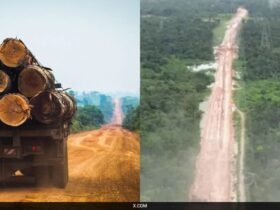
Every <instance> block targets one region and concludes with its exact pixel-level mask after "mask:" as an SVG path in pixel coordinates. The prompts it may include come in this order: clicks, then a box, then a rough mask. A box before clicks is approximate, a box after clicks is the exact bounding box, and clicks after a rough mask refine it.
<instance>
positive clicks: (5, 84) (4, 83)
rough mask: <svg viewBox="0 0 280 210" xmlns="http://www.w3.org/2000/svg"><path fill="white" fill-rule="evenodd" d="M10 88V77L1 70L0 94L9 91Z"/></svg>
mask: <svg viewBox="0 0 280 210" xmlns="http://www.w3.org/2000/svg"><path fill="white" fill-rule="evenodd" d="M10 88H11V79H10V77H9V76H8V75H7V74H6V73H5V72H4V71H2V70H0V94H2V93H5V92H7V91H9V90H10Z"/></svg>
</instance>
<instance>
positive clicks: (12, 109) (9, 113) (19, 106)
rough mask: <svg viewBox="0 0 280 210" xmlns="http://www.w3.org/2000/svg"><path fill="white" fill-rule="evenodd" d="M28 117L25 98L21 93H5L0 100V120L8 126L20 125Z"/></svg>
mask: <svg viewBox="0 0 280 210" xmlns="http://www.w3.org/2000/svg"><path fill="white" fill-rule="evenodd" d="M29 117H30V106H29V103H28V100H27V98H25V97H24V96H23V95H21V94H7V95H5V96H4V97H3V98H2V99H1V100H0V120H1V121H2V122H3V123H5V124H7V125H10V126H14V127H16V126H20V125H21V124H23V123H24V122H25V121H26V120H27V119H28V118H29Z"/></svg>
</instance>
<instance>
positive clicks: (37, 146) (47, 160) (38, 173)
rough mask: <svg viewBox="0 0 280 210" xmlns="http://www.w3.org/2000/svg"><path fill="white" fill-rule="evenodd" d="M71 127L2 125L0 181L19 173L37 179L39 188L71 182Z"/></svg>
mask: <svg viewBox="0 0 280 210" xmlns="http://www.w3.org/2000/svg"><path fill="white" fill-rule="evenodd" d="M68 134H69V123H67V122H64V123H62V122H57V123H54V124H51V125H44V124H40V123H38V122H33V121H29V122H26V123H25V124H23V125H21V126H18V127H11V126H7V125H4V124H1V125H0V138H1V141H0V151H1V152H0V161H1V162H0V180H1V181H2V182H5V180H8V179H9V178H12V176H15V172H16V171H20V173H21V174H22V175H24V176H30V177H34V178H35V180H36V182H37V184H38V185H44V184H46V183H50V182H52V183H53V184H54V185H55V186H57V187H60V188H63V187H65V186H66V184H67V182H68V158H67V136H68Z"/></svg>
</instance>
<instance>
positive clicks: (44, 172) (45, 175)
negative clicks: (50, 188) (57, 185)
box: [35, 166, 50, 187]
mask: <svg viewBox="0 0 280 210" xmlns="http://www.w3.org/2000/svg"><path fill="white" fill-rule="evenodd" d="M35 178H36V183H37V186H40V187H44V186H47V185H48V184H49V181H50V180H49V178H50V176H49V167H48V166H38V167H36V168H35Z"/></svg>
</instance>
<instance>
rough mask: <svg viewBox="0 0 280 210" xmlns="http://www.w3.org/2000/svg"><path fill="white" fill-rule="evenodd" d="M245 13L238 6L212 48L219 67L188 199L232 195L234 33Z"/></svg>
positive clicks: (217, 198)
mask: <svg viewBox="0 0 280 210" xmlns="http://www.w3.org/2000/svg"><path fill="white" fill-rule="evenodd" d="M246 16H247V10H245V9H244V8H239V9H238V10H237V13H236V14H235V16H234V17H233V18H232V19H231V21H230V22H229V23H228V26H227V31H226V33H225V37H224V40H223V42H222V43H221V45H220V46H219V47H218V48H217V49H216V52H215V55H216V62H217V64H218V68H217V72H216V75H215V83H214V86H213V89H212V93H211V95H210V99H209V105H208V108H207V110H206V113H205V115H204V117H205V125H204V127H203V129H202V133H201V141H200V152H199V154H198V157H197V161H196V171H195V178H194V182H193V185H192V187H191V190H190V194H189V197H190V200H191V201H210V202H211V201H220V202H222V201H225V202H227V201H233V200H234V199H235V189H234V186H233V185H234V180H233V179H234V177H235V175H234V174H235V172H234V165H233V162H234V157H233V154H234V134H233V123H232V109H233V102H232V74H233V69H232V65H233V60H234V59H235V57H236V49H237V46H236V38H237V33H238V31H239V28H240V26H241V24H242V20H243V19H244V18H245V17H246Z"/></svg>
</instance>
